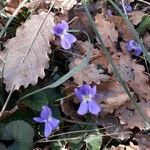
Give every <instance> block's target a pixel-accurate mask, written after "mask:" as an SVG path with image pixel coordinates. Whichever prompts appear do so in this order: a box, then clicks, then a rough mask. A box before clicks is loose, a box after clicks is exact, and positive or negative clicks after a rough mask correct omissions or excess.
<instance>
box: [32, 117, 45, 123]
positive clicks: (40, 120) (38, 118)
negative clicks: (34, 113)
mask: <svg viewBox="0 0 150 150" xmlns="http://www.w3.org/2000/svg"><path fill="white" fill-rule="evenodd" d="M33 120H34V121H36V122H40V123H42V122H44V120H43V119H42V118H41V117H35V118H33Z"/></svg>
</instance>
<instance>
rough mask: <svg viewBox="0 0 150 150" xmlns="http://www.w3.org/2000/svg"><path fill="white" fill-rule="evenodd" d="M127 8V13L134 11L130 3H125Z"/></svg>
mask: <svg viewBox="0 0 150 150" xmlns="http://www.w3.org/2000/svg"><path fill="white" fill-rule="evenodd" d="M125 9H126V11H127V13H131V12H132V7H131V5H130V4H126V5H125Z"/></svg>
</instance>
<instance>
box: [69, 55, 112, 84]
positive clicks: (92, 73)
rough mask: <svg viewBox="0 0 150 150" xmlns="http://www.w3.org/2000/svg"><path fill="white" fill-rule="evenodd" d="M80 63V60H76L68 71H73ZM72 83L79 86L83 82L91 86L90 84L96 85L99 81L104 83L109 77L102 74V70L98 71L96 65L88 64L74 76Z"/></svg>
mask: <svg viewBox="0 0 150 150" xmlns="http://www.w3.org/2000/svg"><path fill="white" fill-rule="evenodd" d="M81 62H82V60H81V59H79V58H76V59H74V60H73V61H72V62H71V63H70V64H69V68H70V70H71V69H73V68H74V67H75V66H78V65H80V64H81ZM73 78H74V82H75V83H76V84H78V85H81V84H82V83H83V82H86V83H88V84H91V83H92V82H94V83H96V84H100V82H101V81H106V80H108V79H109V76H108V75H106V74H104V70H103V69H100V68H99V67H98V65H95V64H89V65H87V66H86V67H85V68H84V69H82V70H81V71H80V72H77V73H76V74H75V75H74V76H73Z"/></svg>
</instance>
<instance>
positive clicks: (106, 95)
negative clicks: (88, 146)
mask: <svg viewBox="0 0 150 150" xmlns="http://www.w3.org/2000/svg"><path fill="white" fill-rule="evenodd" d="M98 93H102V94H103V96H102V97H101V98H100V100H99V102H103V103H102V104H101V106H102V110H103V112H104V113H113V112H114V110H115V109H118V107H120V106H121V105H123V104H125V103H126V102H127V101H129V97H128V95H127V94H126V92H125V91H124V89H123V88H122V86H121V85H120V83H119V82H118V81H116V80H108V81H106V82H102V83H101V84H100V85H99V86H98Z"/></svg>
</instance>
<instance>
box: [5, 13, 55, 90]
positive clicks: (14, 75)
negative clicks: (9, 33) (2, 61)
mask: <svg viewBox="0 0 150 150" xmlns="http://www.w3.org/2000/svg"><path fill="white" fill-rule="evenodd" d="M45 16H46V14H45V13H44V14H40V15H33V16H32V17H31V19H29V20H27V21H26V22H25V24H24V25H23V26H21V27H20V28H19V29H18V30H17V33H16V37H14V38H12V39H10V40H8V42H7V43H6V46H5V47H6V53H8V54H7V58H6V65H5V68H4V83H5V84H6V90H7V91H9V90H11V89H12V88H13V87H14V86H15V89H17V90H18V89H19V87H20V86H21V85H23V86H24V87H25V88H26V87H27V86H28V85H29V84H32V85H35V84H36V83H37V81H38V77H40V78H44V76H45V73H44V69H45V68H47V67H48V61H49V57H48V55H47V54H48V53H51V49H50V46H49V40H50V39H52V38H54V36H53V34H52V31H51V29H52V27H53V26H54V22H53V16H52V15H51V14H49V15H48V16H47V19H46V20H45V22H44V25H43V26H42V27H41V24H42V22H43V20H44V18H45ZM40 27H41V28H40ZM39 30H40V32H39V34H38V31H39Z"/></svg>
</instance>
